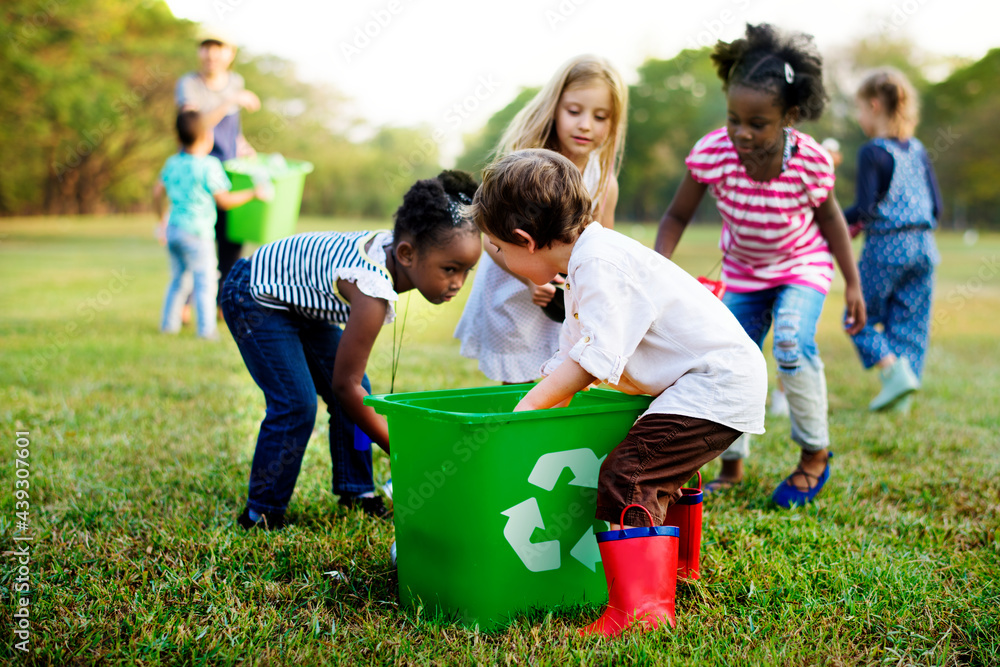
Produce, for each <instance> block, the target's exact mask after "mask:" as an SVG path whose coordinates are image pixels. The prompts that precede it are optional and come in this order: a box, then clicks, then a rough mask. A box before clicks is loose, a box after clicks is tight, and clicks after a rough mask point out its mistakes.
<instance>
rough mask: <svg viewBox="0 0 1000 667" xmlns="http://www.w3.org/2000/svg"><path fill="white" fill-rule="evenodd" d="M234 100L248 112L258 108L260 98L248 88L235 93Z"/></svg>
mask: <svg viewBox="0 0 1000 667" xmlns="http://www.w3.org/2000/svg"><path fill="white" fill-rule="evenodd" d="M235 101H236V103H237V104H238V105H240V106H241V107H243V108H244V109H246V110H247V111H250V112H253V111H257V110H258V109H260V98H259V97H257V95H256V94H254V93H251V92H250V91H249V90H241V91H240V92H238V93H236V99H235Z"/></svg>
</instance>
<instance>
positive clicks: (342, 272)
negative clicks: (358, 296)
mask: <svg viewBox="0 0 1000 667" xmlns="http://www.w3.org/2000/svg"><path fill="white" fill-rule="evenodd" d="M387 244H388V245H391V244H392V233H391V232H380V233H379V234H376V235H375V238H374V240H373V241H372V244H371V247H370V248H369V250H368V259H370V260H371V262H372V263H373V264H375V265H377V266H379V267H381V268H382V271H376V270H372V269H371V268H367V267H362V266H351V267H344V268H341V269H337V271H336V273H335V275H334V277H333V280H334V285H336V282H337V281H338V280H346V281H347V282H349V283H354V284H355V285H357V286H358V289H359V290H361V292H362V293H363V294H367V295H368V296H370V297H374V298H376V299H385V300H386V302H387V303H388V307H387V308H386V310H385V321H384V322H383V324H390V323H392V322H393V320H395V319H396V308H395V305H396V301H398V300H399V294H397V293H396V290H395V287H394V286H393V284H392V279H391V278H390V276H389V272H388V271H386V270H385V260H386V256H385V248H384V246H385V245H387Z"/></svg>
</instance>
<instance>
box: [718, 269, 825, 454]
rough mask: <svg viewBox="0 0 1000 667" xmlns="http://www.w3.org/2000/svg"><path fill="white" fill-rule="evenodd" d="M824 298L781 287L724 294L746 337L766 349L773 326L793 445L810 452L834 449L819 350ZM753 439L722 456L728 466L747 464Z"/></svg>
mask: <svg viewBox="0 0 1000 667" xmlns="http://www.w3.org/2000/svg"><path fill="white" fill-rule="evenodd" d="M825 300H826V296H825V295H824V294H823V293H821V292H819V291H818V290H815V289H813V288H812V287H804V286H801V285H782V286H781V287H773V288H771V289H766V290H760V291H757V292H740V293H737V292H726V294H725V296H724V297H723V298H722V302H723V303H725V304H726V306H727V307H728V308H729V310H730V311H731V312H732V313H733V315H735V316H736V319H737V320H739V322H740V324H741V325H743V329H744V330H745V331H746V332H747V335H749V336H750V338H751V339H752V340H753V341H754V342H755V343H757V345H758V346H760V347H762V348H763V346H764V339H765V338H766V337H767V332H768V331H769V330H770V329H771V325H772V324H773V325H774V347H773V354H774V360H775V362H776V363H777V365H778V376H779V377H780V378H781V381H782V384H783V385H784V386H785V394H786V395H787V396H788V411H789V416H790V418H791V427H792V440H794V441H795V442H796V443H798V445H799V446H800V447H801V448H802V449H803V450H804V451H806V452H817V451H819V450H821V449H824V448H826V447H827V446H828V445H829V444H830V434H829V429H828V425H827V418H826V412H827V398H826V377H825V375H824V373H823V361H822V359H820V356H819V348H817V347H816V323H817V322H818V321H819V316H820V313H822V312H823V302H824V301H825ZM749 451H750V436H749V435H747V434H744V435H742V436H740V438H739V439H738V440H737V441H736V442H734V443H733V444H732V445H731V446H730V447H729V449H727V450H726V451H725V452H724V453H723V454H722V458H723V459H724V460H726V459H729V460H732V459H742V458H746V456H747V455H748V454H749Z"/></svg>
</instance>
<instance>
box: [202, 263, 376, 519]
mask: <svg viewBox="0 0 1000 667" xmlns="http://www.w3.org/2000/svg"><path fill="white" fill-rule="evenodd" d="M222 314H223V315H224V316H225V318H226V324H228V325H229V330H230V331H231V332H232V334H233V338H234V339H235V340H236V345H237V346H238V347H239V349H240V354H241V355H243V361H244V363H246V366H247V370H249V371H250V375H251V376H252V377H253V379H254V382H256V383H257V386H258V387H260V389H261V391H263V392H264V398H265V399H266V401H267V412H266V414H265V416H264V421H263V422H261V425H260V434H259V435H258V436H257V449H256V450H255V451H254V456H253V466H252V467H251V469H250V488H249V493H248V497H247V507H249V508H250V509H252V510H254V511H255V512H276V511H277V512H283V511H285V509H286V508H287V507H288V503H289V501H290V500H291V497H292V491H294V490H295V481H296V480H297V479H298V476H299V469H300V468H301V466H302V457H303V455H304V454H305V451H306V445H307V444H308V443H309V436H310V435H311V434H312V431H313V427H314V425H315V423H316V407H317V399H316V396H317V394H318V395H319V396H322V397H323V400H324V401H325V402H326V410H327V412H328V413H329V415H330V458H331V460H332V463H333V492H334V493H335V494H337V495H354V494H359V493H367V492H371V491H374V490H375V485H374V482H373V480H372V453H371V449H364V450H358V449H355V447H354V423H353V422H352V421H351V420H350V419H349V418H348V417H347V415H346V414H345V413H344V411H343V410H342V409H341V407H340V404H339V403H338V402H337V399H336V397H335V396H334V395H333V386H332V381H333V364H334V359H335V358H336V356H337V345H338V343H339V342H340V336H341V334H342V333H343V332H342V330H341V328H340V327H338V326H337V325H335V324H331V323H329V322H322V321H318V320H310V319H307V318H304V317H300V316H298V315H296V314H294V313H292V312H290V311H285V310H277V309H275V308H266V307H264V306H262V305H260V304H259V303H257V302H256V301H254V299H253V297H252V296H251V295H250V261H249V260H247V259H241V260H239V261H237V262H236V264H235V265H234V266H233V269H232V271H230V272H229V277H228V278H227V279H226V282H225V285H224V287H223V289H222ZM362 386H363V387H364V388H365V389H366V390H367V391H369V392H370V391H371V385H370V384H369V383H368V377H367V376H365V377H364V379H363V381H362Z"/></svg>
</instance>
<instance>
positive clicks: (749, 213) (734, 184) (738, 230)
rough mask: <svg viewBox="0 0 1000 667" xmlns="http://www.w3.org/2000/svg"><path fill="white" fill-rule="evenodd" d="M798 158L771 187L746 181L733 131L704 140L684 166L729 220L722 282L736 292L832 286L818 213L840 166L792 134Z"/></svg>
mask: <svg viewBox="0 0 1000 667" xmlns="http://www.w3.org/2000/svg"><path fill="white" fill-rule="evenodd" d="M791 141H792V143H793V146H794V147H795V150H793V152H792V156H791V157H790V158H789V159H788V162H787V164H786V166H785V169H784V171H782V172H781V174H780V175H779V176H778V177H777V178H775V179H773V180H770V181H766V182H760V181H755V180H753V179H751V178H750V177H749V176H747V171H746V168H745V167H744V166H743V164H742V163H741V162H740V159H739V156H738V155H737V153H736V149H735V148H734V147H733V143H732V141H730V140H729V136H728V135H727V134H726V128H721V129H718V130H715V131H713V132H709V133H708V134H706V135H705V136H704V137H702V138H701V139H700V140H699V141H698V143H696V144H695V146H694V148H693V149H691V154H690V155H688V157H687V159H686V160H685V161H684V162H685V164H686V165H687V168H688V171H689V172H690V173H691V177H692V178H693V179H694V180H696V181H697V182H699V183H704V184H706V185H708V186H709V191H710V192H711V193H712V196H713V197H715V199H716V205H717V206H718V208H719V213H720V214H721V215H722V238H721V240H720V241H719V247H720V248H721V249H722V253H723V261H722V279H723V280H724V281H725V282H726V285H727V289H729V290H732V291H733V292H755V291H758V290H763V289H770V288H772V287H778V286H780V285H806V286H808V287H814V288H816V289H817V290H819V291H820V292H822V293H823V294H826V293H827V292H828V291H829V289H830V282H831V281H832V280H833V256H832V255H831V254H830V247H829V245H828V244H827V242H826V239H825V238H823V234H822V233H821V232H820V229H819V225H818V224H816V221H815V219H814V218H815V210H814V209H815V208H816V207H817V206H819V205H820V204H822V203H823V201H825V200H826V198H827V197H828V196H829V195H830V192H831V191H832V190H833V183H834V174H833V163H832V162H831V160H830V156H829V154H828V153H827V152H826V151H824V150H823V149H822V148H821V147H820V146H819V144H818V143H816V141H815V140H814V139H813V138H812V137H810V136H809V135H808V134H803V133H802V132H799V131H798V130H795V129H793V130H792V133H791Z"/></svg>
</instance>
